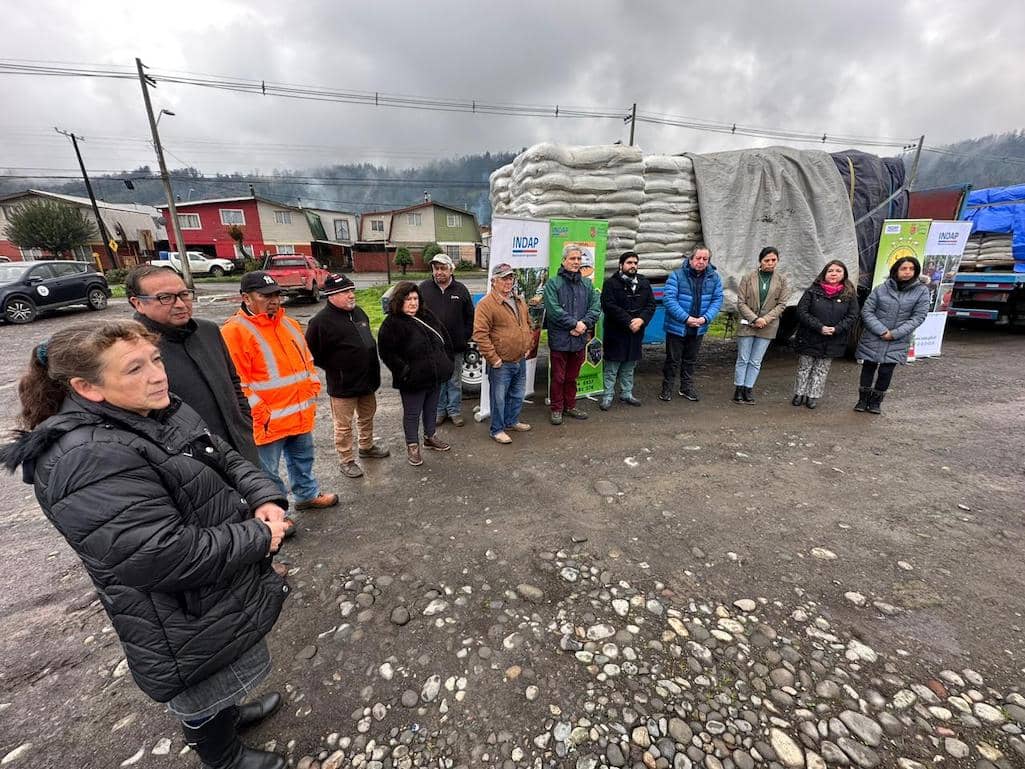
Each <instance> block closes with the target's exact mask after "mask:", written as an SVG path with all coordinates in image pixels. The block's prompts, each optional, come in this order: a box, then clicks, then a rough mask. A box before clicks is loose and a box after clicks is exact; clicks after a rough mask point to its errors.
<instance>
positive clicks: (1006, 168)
mask: <svg viewBox="0 0 1025 769" xmlns="http://www.w3.org/2000/svg"><path fill="white" fill-rule="evenodd" d="M925 141H926V146H928V144H929V137H928V136H926V137H925ZM936 149H938V150H940V151H939V152H929V151H926V152H923V153H922V159H921V161H920V163H919V166H918V178H917V180H916V181H915V189H919V190H924V189H929V188H930V187H946V186H948V185H951V184H971V185H972V187H974V188H975V189H983V188H985V187H1007V186H1010V185H1014V184H1025V131H1014V132H1012V133H1006V134H999V135H993V136H983V137H980V138H978V139H968V140H966V141H962V142H957V143H956V144H948V145H946V146H943V147H937V148H936ZM947 153H952V154H947ZM906 162H908V163H910V160H908V161H906Z"/></svg>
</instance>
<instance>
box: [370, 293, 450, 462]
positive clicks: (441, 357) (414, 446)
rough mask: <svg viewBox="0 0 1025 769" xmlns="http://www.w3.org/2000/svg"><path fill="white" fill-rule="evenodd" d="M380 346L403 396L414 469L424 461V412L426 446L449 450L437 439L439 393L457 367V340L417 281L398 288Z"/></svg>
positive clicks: (405, 429)
mask: <svg viewBox="0 0 1025 769" xmlns="http://www.w3.org/2000/svg"><path fill="white" fill-rule="evenodd" d="M377 350H378V352H379V353H380V354H381V360H383V361H384V365H386V366H387V367H388V368H389V369H391V373H392V384H393V385H394V387H395V389H396V390H398V391H399V395H400V396H401V397H402V430H403V432H404V433H405V438H406V459H407V460H408V461H409V464H411V465H413V466H414V467H415V466H417V465H422V464H423V463H424V460H423V456H422V455H421V453H420V420H421V414H422V415H423V425H424V446H426V447H427V448H429V449H434V450H435V451H448V450H449V449H450V448H452V447H451V446H449V444H447V443H445V442H444V441H442V440H439V439H438V436H437V434H436V433H437V429H438V414H437V408H438V396H439V394H440V392H441V385H442V383H444V382H447V381H448V380H449V379H451V378H452V372H453V371H454V370H455V364H454V362H453V360H454V357H455V354H454V353H453V351H452V341H451V340H450V339H449V336H448V332H447V331H446V330H445V326H443V325H442V323H441V322H440V321H439V320H438V319H437V317H435V315H434V314H433V313H432V312H431V311H430V310H428V309H427V308H426V307H425V306H424V305H423V303H421V301H420V292H419V290H418V289H417V287H416V284H415V283H411V282H409V281H403V282H402V283H399V284H398V285H397V286H395V290H394V291H393V292H392V296H391V301H389V303H388V316H387V317H386V318H385V319H384V323H382V324H381V330H380V331H379V332H378V333H377Z"/></svg>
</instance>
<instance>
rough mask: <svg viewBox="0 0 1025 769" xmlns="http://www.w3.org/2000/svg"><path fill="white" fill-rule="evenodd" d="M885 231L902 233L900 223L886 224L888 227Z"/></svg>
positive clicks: (896, 233)
mask: <svg viewBox="0 0 1025 769" xmlns="http://www.w3.org/2000/svg"><path fill="white" fill-rule="evenodd" d="M884 232H885V233H886V234H887V235H899V234H900V225H899V224H887V225H886V229H885V230H884Z"/></svg>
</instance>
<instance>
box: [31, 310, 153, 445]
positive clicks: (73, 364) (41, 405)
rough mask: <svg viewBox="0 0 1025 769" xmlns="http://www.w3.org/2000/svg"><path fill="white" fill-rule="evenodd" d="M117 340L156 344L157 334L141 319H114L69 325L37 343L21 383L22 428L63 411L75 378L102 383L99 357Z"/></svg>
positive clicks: (101, 368)
mask: <svg viewBox="0 0 1025 769" xmlns="http://www.w3.org/2000/svg"><path fill="white" fill-rule="evenodd" d="M117 342H149V343H150V344H153V345H156V344H157V342H158V337H157V336H156V335H155V334H153V333H151V332H149V331H147V330H146V327H145V326H143V325H142V324H141V323H139V322H138V321H134V320H111V321H104V322H101V323H79V324H76V325H74V326H69V327H68V328H65V329H62V330H60V331H58V332H57V333H55V334H54V335H53V336H52V337H51V338H50V339H49V340H48V341H45V342H40V343H39V344H38V345H36V346H35V347H34V348H33V349H32V357H31V359H30V360H29V366H28V371H27V372H26V373H25V375H24V376H22V378H21V381H20V382H18V398H19V399H20V400H21V414H20V416H19V421H20V422H21V425H22V427H24V428H25V429H27V430H32V429H34V428H35V427H36V426H37V425H38V424H39V423H40V422H43V421H44V420H46V419H49V418H50V417H52V416H53V415H54V414H56V413H57V412H58V411H60V407H61V404H62V403H64V398H65V397H66V396H67V394H68V393H69V392H70V391H71V384H70V382H71V380H72V379H76V378H81V379H84V380H85V381H87V382H90V383H92V384H100V382H101V381H102V379H103V360H102V359H101V357H100V356H101V355H102V354H103V353H104V352H106V351H107V350H108V349H109V348H110V347H112V346H113V345H114V344H116V343H117Z"/></svg>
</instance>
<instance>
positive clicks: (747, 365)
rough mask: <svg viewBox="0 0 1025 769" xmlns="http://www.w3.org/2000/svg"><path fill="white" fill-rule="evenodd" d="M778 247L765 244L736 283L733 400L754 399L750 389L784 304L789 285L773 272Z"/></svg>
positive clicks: (774, 270) (774, 335)
mask: <svg viewBox="0 0 1025 769" xmlns="http://www.w3.org/2000/svg"><path fill="white" fill-rule="evenodd" d="M778 263H779V250H778V249H776V248H774V247H773V246H766V247H765V248H763V249H762V251H761V253H760V254H758V269H757V270H754V271H753V272H749V273H748V274H747V275H745V276H744V277H743V278H742V279H741V281H740V285H739V286H737V311H738V312H739V313H740V327H739V328H738V329H737V365H736V368H735V370H734V372H733V385H734V388H733V401H734V402H735V403H754V402H755V399H754V394H753V393H752V390H753V389H754V386H755V381H757V379H758V374H759V372H761V370H762V358H763V357H764V356H765V351H766V350H768V349H769V343H770V342H771V341H772V340H773V339H775V338H776V331H777V330H778V329H779V316H780V315H782V314H783V310H785V309H786V307H787V299H788V298H789V297H790V286H789V285H788V284H787V279H786V278H785V277H784V276H783V275H781V274H780V273H778V272H776V265H777V264H778Z"/></svg>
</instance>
